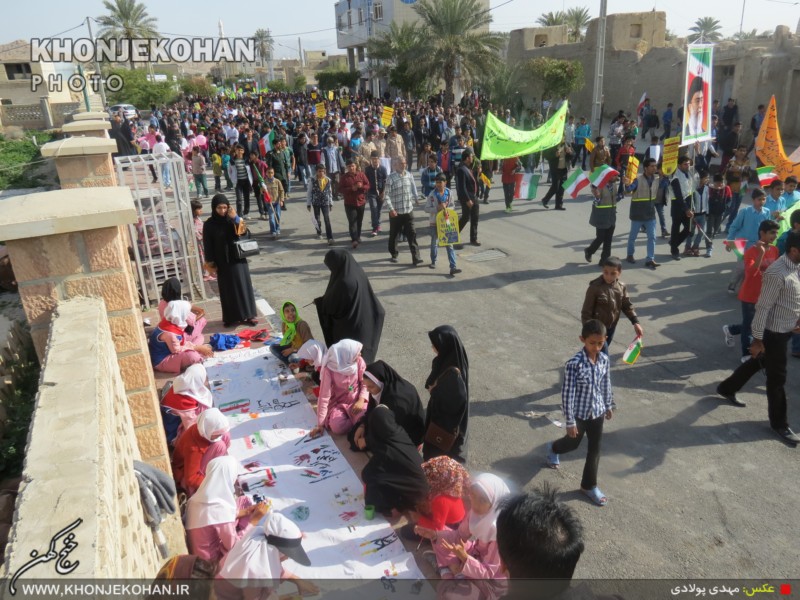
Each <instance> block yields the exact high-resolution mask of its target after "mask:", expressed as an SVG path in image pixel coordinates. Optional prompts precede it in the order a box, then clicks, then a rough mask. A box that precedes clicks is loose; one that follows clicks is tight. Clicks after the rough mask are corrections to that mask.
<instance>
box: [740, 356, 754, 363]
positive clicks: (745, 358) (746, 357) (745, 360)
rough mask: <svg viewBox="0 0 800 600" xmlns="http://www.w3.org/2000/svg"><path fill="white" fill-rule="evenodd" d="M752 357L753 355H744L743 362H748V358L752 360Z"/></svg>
mask: <svg viewBox="0 0 800 600" xmlns="http://www.w3.org/2000/svg"><path fill="white" fill-rule="evenodd" d="M750 358H752V357H750V356H743V357H742V362H743V363H746V362H747V361H748V360H750Z"/></svg>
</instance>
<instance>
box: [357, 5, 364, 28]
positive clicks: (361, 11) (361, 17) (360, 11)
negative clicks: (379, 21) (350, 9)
mask: <svg viewBox="0 0 800 600" xmlns="http://www.w3.org/2000/svg"><path fill="white" fill-rule="evenodd" d="M358 24H359V25H363V24H364V9H363V8H359V9H358Z"/></svg>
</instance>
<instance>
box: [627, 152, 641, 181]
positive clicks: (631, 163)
mask: <svg viewBox="0 0 800 600" xmlns="http://www.w3.org/2000/svg"><path fill="white" fill-rule="evenodd" d="M637 173H639V159H638V158H636V157H635V156H631V157H629V158H628V168H627V170H626V171H625V177H626V178H627V179H628V181H633V180H634V179H636V175H637Z"/></svg>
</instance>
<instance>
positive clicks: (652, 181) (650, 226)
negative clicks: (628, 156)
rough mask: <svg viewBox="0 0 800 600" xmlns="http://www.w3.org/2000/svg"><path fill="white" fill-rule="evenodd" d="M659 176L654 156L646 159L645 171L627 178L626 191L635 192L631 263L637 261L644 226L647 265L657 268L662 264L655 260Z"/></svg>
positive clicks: (629, 250)
mask: <svg viewBox="0 0 800 600" xmlns="http://www.w3.org/2000/svg"><path fill="white" fill-rule="evenodd" d="M658 186H659V178H658V175H656V161H655V159H653V158H646V159H645V160H644V172H643V173H642V174H641V175H639V176H638V177H637V178H636V179H634V180H633V181H632V182H631V181H628V180H627V179H625V191H626V192H633V195H632V196H631V212H630V218H631V231H630V233H629V234H628V257H627V259H626V260H627V261H628V262H629V263H635V262H636V259H634V257H633V252H634V245H635V243H636V238H637V237H638V236H639V229H640V228H642V227H644V228H645V232H647V258H646V259H645V266H646V267H650V268H651V269H655V268H656V267H658V266H660V265H659V263H657V262H656V260H655V253H656V195H657V194H658Z"/></svg>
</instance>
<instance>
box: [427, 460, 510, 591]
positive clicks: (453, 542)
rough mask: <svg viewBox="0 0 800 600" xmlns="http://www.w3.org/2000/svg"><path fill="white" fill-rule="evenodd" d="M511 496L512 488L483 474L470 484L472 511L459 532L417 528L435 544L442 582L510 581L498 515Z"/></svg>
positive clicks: (434, 548)
mask: <svg viewBox="0 0 800 600" xmlns="http://www.w3.org/2000/svg"><path fill="white" fill-rule="evenodd" d="M509 493H510V490H509V489H508V486H507V485H506V484H505V482H504V481H503V480H502V479H500V478H499V477H498V476H497V475H492V474H491V473H482V474H480V475H478V476H477V477H473V478H472V480H471V481H470V486H469V491H468V496H469V500H470V509H469V512H468V513H467V517H466V518H465V519H464V520H463V521H462V522H461V524H460V525H459V527H458V529H457V530H452V529H446V530H445V531H438V532H436V531H432V530H429V529H423V528H419V527H418V528H417V530H416V531H417V533H418V534H419V535H420V536H422V537H426V538H428V539H429V540H431V541H432V542H433V551H434V553H435V554H436V562H437V564H438V565H439V574H440V575H441V577H442V579H453V578H454V577H456V576H459V577H462V578H466V579H482V580H494V579H505V578H506V574H505V573H504V572H503V570H502V569H501V566H500V552H499V551H498V549H497V515H498V513H499V512H500V504H501V501H502V500H503V498H504V497H506V496H507V495H508V494H509ZM482 583H483V582H482ZM488 583H491V582H490V581H489V582H488Z"/></svg>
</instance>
